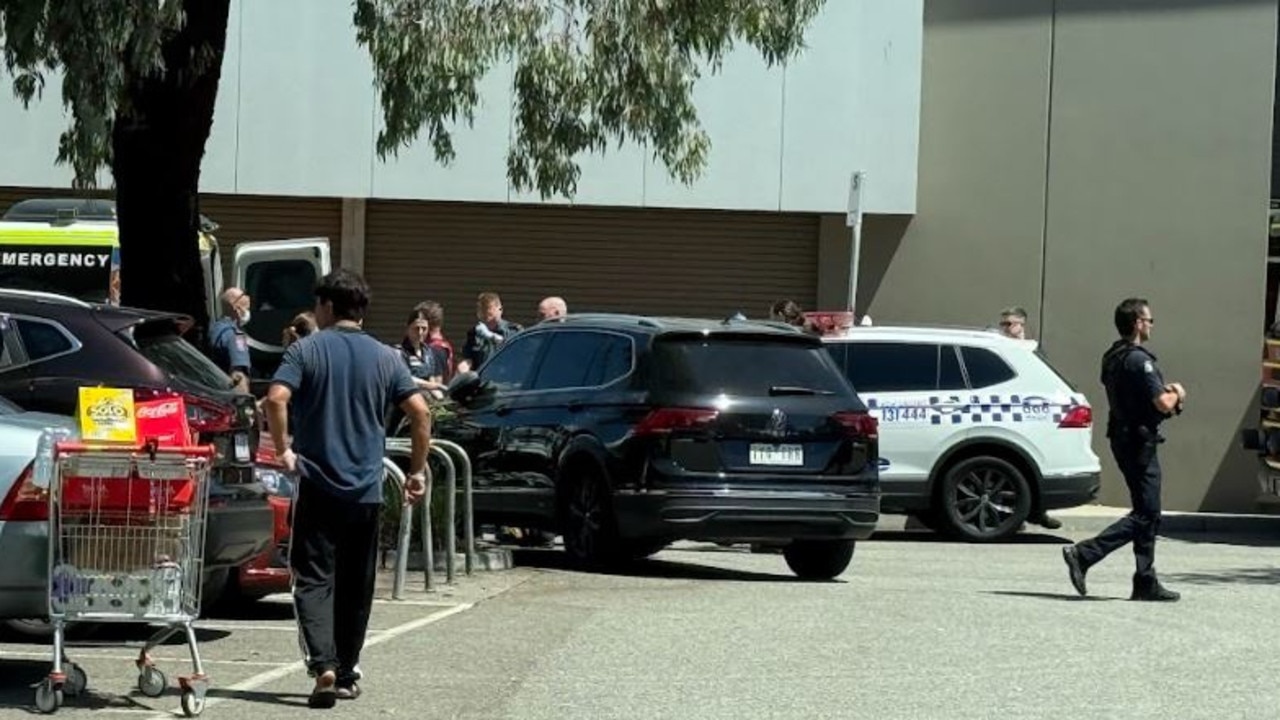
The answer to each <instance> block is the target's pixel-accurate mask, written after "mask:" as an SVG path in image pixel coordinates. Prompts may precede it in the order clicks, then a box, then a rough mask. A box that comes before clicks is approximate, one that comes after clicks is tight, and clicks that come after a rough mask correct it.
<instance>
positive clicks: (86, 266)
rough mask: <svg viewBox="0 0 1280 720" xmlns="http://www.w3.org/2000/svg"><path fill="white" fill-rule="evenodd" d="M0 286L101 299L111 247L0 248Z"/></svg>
mask: <svg viewBox="0 0 1280 720" xmlns="http://www.w3.org/2000/svg"><path fill="white" fill-rule="evenodd" d="M0 287H5V288H15V289H18V290H39V291H41V292H51V293H59V294H62V295H70V296H72V297H76V298H79V299H81V300H86V301H89V302H104V301H106V300H107V297H108V296H109V294H110V287H111V248H110V247H103V246H101V245H85V246H68V245H21V246H12V245H10V246H4V247H0Z"/></svg>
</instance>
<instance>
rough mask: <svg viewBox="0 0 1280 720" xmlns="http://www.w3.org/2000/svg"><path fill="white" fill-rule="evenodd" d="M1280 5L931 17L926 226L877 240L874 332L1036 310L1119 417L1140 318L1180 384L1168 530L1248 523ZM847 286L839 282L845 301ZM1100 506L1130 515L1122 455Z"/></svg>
mask: <svg viewBox="0 0 1280 720" xmlns="http://www.w3.org/2000/svg"><path fill="white" fill-rule="evenodd" d="M1276 16H1277V8H1276V2H1275V1H1274V0H929V2H927V3H926V5H925V34H924V37H925V44H924V53H923V68H924V70H923V81H922V82H923V102H922V113H921V141H920V190H919V207H918V212H917V214H916V216H915V217H914V218H912V219H910V221H909V222H902V223H898V224H892V225H891V226H889V227H883V228H880V229H879V230H874V229H873V228H872V227H871V226H869V227H868V232H867V237H866V238H865V239H864V251H863V253H864V254H863V261H862V273H861V278H860V290H859V296H860V305H861V306H863V307H866V308H867V309H868V311H869V312H870V313H871V314H872V316H873V317H874V318H875V319H876V320H877V321H878V322H892V321H896V320H902V321H912V322H960V323H970V324H973V323H987V322H991V321H992V320H994V319H995V317H996V313H997V312H998V311H999V309H1000V308H1001V307H1002V306H1004V305H1008V304H1014V303H1017V304H1021V305H1023V306H1025V307H1026V308H1027V309H1028V310H1029V311H1030V313H1031V328H1030V329H1031V332H1032V333H1033V334H1035V335H1036V336H1037V337H1040V338H1041V339H1042V341H1043V343H1044V348H1045V351H1046V353H1047V354H1048V356H1049V357H1050V359H1051V360H1052V361H1053V363H1054V364H1055V365H1056V366H1057V367H1058V368H1059V369H1060V370H1061V371H1063V372H1064V374H1066V375H1067V376H1068V377H1069V378H1070V379H1071V380H1073V381H1074V382H1075V383H1076V384H1077V385H1078V386H1079V387H1080V388H1081V389H1082V390H1083V391H1085V392H1086V393H1088V395H1089V397H1090V399H1091V400H1092V401H1093V403H1094V404H1095V407H1096V409H1097V412H1098V417H1099V419H1100V420H1101V419H1102V418H1105V410H1106V403H1105V397H1104V395H1103V392H1102V388H1101V386H1100V384H1099V381H1098V360H1099V357H1100V355H1101V353H1102V351H1103V349H1104V348H1105V347H1106V345H1107V344H1108V343H1109V342H1110V341H1111V339H1112V338H1113V337H1114V335H1115V332H1114V329H1113V328H1112V326H1111V314H1112V310H1113V308H1114V306H1115V305H1116V303H1117V302H1118V301H1119V300H1121V299H1122V298H1124V297H1127V296H1130V295H1138V296H1145V297H1147V298H1148V299H1149V300H1150V301H1151V302H1152V304H1153V308H1154V314H1155V315H1156V317H1157V325H1156V332H1155V337H1154V341H1153V344H1152V348H1153V350H1154V351H1155V352H1156V353H1157V354H1158V355H1159V357H1160V359H1161V364H1162V366H1163V367H1164V368H1165V370H1166V372H1167V373H1168V375H1169V376H1170V378H1171V379H1176V380H1180V381H1182V382H1183V383H1184V384H1185V385H1186V386H1187V388H1188V391H1189V394H1190V398H1189V401H1188V412H1187V414H1186V415H1184V416H1183V417H1181V418H1177V419H1176V420H1174V421H1172V422H1171V423H1170V424H1169V425H1168V436H1169V439H1170V442H1169V443H1168V444H1166V445H1165V446H1164V449H1163V465H1164V469H1165V475H1166V483H1165V491H1164V499H1165V504H1166V507H1168V508H1171V509H1181V510H1195V509H1206V510H1213V509H1234V510H1241V509H1252V508H1253V505H1254V497H1255V495H1256V492H1257V487H1256V483H1255V480H1254V465H1253V461H1252V458H1251V457H1250V456H1249V455H1247V454H1246V453H1244V452H1242V451H1240V450H1239V449H1238V447H1237V437H1238V435H1237V431H1238V429H1239V428H1240V427H1241V424H1242V422H1243V421H1247V420H1250V419H1252V418H1253V416H1254V413H1255V411H1256V406H1255V405H1254V398H1255V395H1256V392H1257V386H1258V358H1259V356H1260V342H1261V330H1262V306H1263V274H1264V256H1265V252H1266V209H1267V198H1268V194H1269V183H1270V155H1269V153H1268V148H1269V145H1270V137H1271V117H1272V100H1273V73H1274V70H1275V65H1274V63H1275V57H1276V55H1275V47H1276ZM837 284H838V283H837ZM1103 424H1104V423H1100V424H1099V426H1098V427H1096V428H1095V433H1094V439H1095V447H1096V450H1097V451H1098V453H1099V455H1101V456H1103V457H1104V469H1105V473H1106V474H1105V479H1104V485H1103V487H1104V492H1103V498H1102V499H1103V500H1104V501H1105V502H1108V503H1113V504H1124V503H1127V502H1128V498H1127V494H1126V493H1125V491H1124V487H1123V483H1122V482H1121V481H1120V480H1119V478H1118V476H1117V475H1116V473H1115V470H1114V464H1113V463H1112V461H1111V459H1110V456H1109V452H1108V451H1107V449H1106V446H1105V437H1104V432H1103V427H1102V425H1103Z"/></svg>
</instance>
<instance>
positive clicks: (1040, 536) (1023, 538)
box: [864, 530, 1071, 545]
mask: <svg viewBox="0 0 1280 720" xmlns="http://www.w3.org/2000/svg"><path fill="white" fill-rule="evenodd" d="M871 539H872V540H879V541H888V542H918V543H957V544H965V545H969V544H972V545H979V544H981V545H1067V544H1070V543H1071V541H1070V540H1068V539H1066V538H1063V537H1058V536H1057V535H1049V534H1046V533H1039V532H1020V533H1018V534H1017V535H1014V536H1013V537H1011V538H1009V539H1007V540H1001V541H999V542H990V543H967V542H965V541H964V540H961V539H958V538H954V537H950V536H948V535H944V534H942V533H936V532H932V531H930V530H877V531H876V532H875V534H874V535H872V536H871ZM864 542H865V541H864Z"/></svg>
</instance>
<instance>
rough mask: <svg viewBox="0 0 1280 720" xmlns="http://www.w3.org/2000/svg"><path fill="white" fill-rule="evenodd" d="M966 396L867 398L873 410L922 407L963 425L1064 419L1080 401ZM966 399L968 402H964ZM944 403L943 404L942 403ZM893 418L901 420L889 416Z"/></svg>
mask: <svg viewBox="0 0 1280 720" xmlns="http://www.w3.org/2000/svg"><path fill="white" fill-rule="evenodd" d="M967 400H968V401H967V402H965V399H963V398H961V396H959V395H952V396H950V397H944V396H939V395H931V396H929V398H928V404H925V403H918V404H917V403H912V402H891V403H888V404H885V403H883V402H882V401H880V400H878V399H876V398H867V399H866V401H865V402H866V404H867V409H869V410H890V409H898V408H912V409H919V410H920V411H922V412H925V413H929V414H930V415H931V417H930V418H929V422H930V424H932V425H943V424H949V425H960V424H963V423H966V422H968V423H983V422H997V423H998V422H1014V423H1022V422H1046V421H1049V422H1053V423H1055V424H1056V423H1060V422H1062V419H1063V418H1064V417H1066V414H1067V412H1069V411H1070V409H1071V406H1072V404H1073V403H1076V402H1079V400H1078V399H1077V398H1075V397H1074V396H1073V397H1071V398H1069V402H1068V403H1066V404H1063V403H1055V402H1049V401H1048V399H1047V398H1041V397H1035V396H1025V397H1024V396H1022V395H1009V396H1002V395H987V396H982V395H970V396H969V397H968V398H967ZM960 403H964V404H960ZM939 406H943V407H939ZM1030 408H1037V409H1039V408H1043V411H1041V412H1028V410H1029V409H1030ZM889 422H897V421H896V420H889Z"/></svg>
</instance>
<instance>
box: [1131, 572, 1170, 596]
mask: <svg viewBox="0 0 1280 720" xmlns="http://www.w3.org/2000/svg"><path fill="white" fill-rule="evenodd" d="M1180 597H1182V595H1181V594H1180V593H1177V592H1174V591H1173V590H1170V589H1169V588H1166V587H1165V586H1163V585H1161V584H1160V581H1159V580H1157V579H1156V578H1154V577H1149V578H1143V577H1140V576H1138V575H1134V576H1133V594H1132V595H1130V596H1129V599H1130V600H1141V601H1144V602H1177V601H1178V598H1180Z"/></svg>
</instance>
